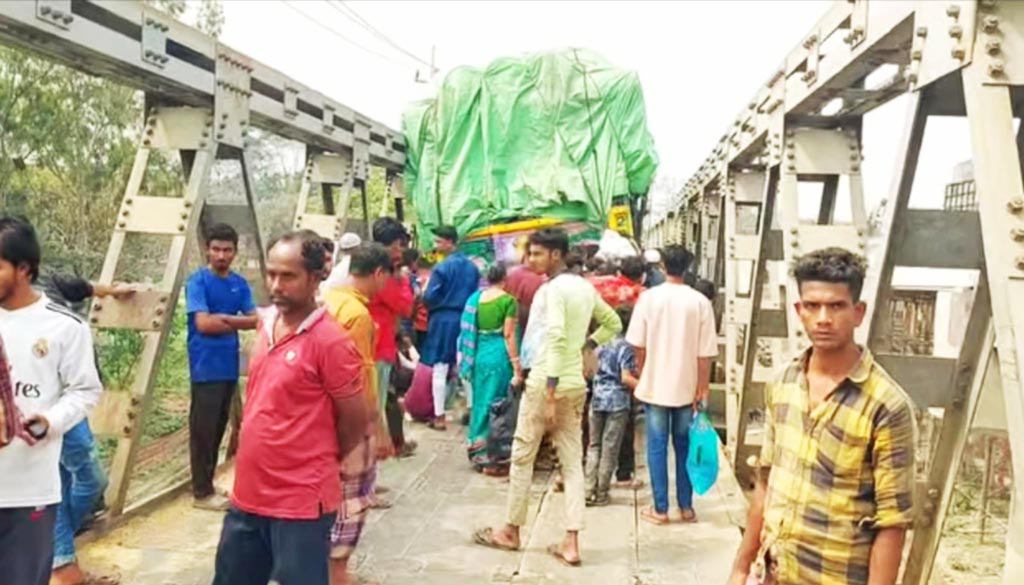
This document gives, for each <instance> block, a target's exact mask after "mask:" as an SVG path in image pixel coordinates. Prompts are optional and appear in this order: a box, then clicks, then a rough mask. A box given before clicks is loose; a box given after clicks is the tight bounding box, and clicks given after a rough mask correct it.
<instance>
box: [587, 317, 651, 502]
mask: <svg viewBox="0 0 1024 585" xmlns="http://www.w3.org/2000/svg"><path fill="white" fill-rule="evenodd" d="M617 312H618V314H619V319H621V320H622V330H623V331H627V330H628V329H629V319H630V317H631V316H632V308H625V307H623V308H620V309H618V310H617ZM597 359H598V365H597V373H596V375H595V376H594V390H593V397H592V398H591V401H590V419H589V422H590V425H589V426H590V440H589V447H588V449H587V470H586V474H587V478H586V490H587V505H588V506H604V505H607V504H608V503H609V502H610V501H611V498H610V496H609V495H608V489H609V487H610V485H611V481H612V473H614V472H615V468H616V466H617V465H618V461H619V448H620V447H621V446H622V437H623V433H624V431H625V429H626V426H627V423H628V422H629V417H630V415H631V396H632V393H633V390H634V389H635V388H636V385H637V383H638V382H639V377H638V375H637V373H636V356H635V355H634V353H633V347H632V346H631V345H630V344H629V343H627V342H626V339H625V337H624V335H623V334H621V333H620V334H619V335H617V336H616V337H615V339H614V340H613V341H612V342H611V343H609V344H608V345H606V346H604V347H602V348H601V349H600V351H599V352H598V358H597Z"/></svg>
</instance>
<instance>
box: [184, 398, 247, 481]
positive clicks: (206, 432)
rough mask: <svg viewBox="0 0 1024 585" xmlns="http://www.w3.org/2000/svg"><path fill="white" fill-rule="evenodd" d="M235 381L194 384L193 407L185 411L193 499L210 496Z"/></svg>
mask: <svg viewBox="0 0 1024 585" xmlns="http://www.w3.org/2000/svg"><path fill="white" fill-rule="evenodd" d="M237 387H238V381H237V380H231V381H228V382H193V383H192V405H191V406H190V407H189V411H188V438H189V454H190V456H191V463H192V495H193V496H195V497H197V498H205V497H208V496H212V495H213V493H214V492H213V474H214V472H215V471H216V470H217V456H218V455H219V454H220V442H221V440H222V439H223V438H224V430H225V429H226V428H227V426H228V416H229V415H230V413H231V398H232V397H233V396H234V395H235V390H236V389H237Z"/></svg>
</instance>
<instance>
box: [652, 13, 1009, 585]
mask: <svg viewBox="0 0 1024 585" xmlns="http://www.w3.org/2000/svg"><path fill="white" fill-rule="evenodd" d="M1022 32H1024V3H1019V2H995V1H990V0H985V1H969V0H964V1H947V2H902V1H889V0H850V1H847V0H840V1H837V2H835V3H834V4H832V5H831V7H830V8H829V9H828V10H827V12H826V14H825V15H824V16H823V17H822V18H821V20H819V21H818V22H817V24H815V26H814V27H813V28H812V30H810V31H809V32H808V34H807V35H805V36H804V37H803V38H802V39H799V42H798V43H797V46H796V48H794V49H793V50H792V51H791V52H790V53H789V54H788V55H787V56H786V57H785V59H784V60H783V62H782V64H781V65H780V67H779V68H778V69H777V70H776V71H774V72H773V73H771V74H770V76H769V77H768V81H767V83H766V84H764V85H762V86H761V87H760V88H758V89H757V91H756V92H755V93H754V97H753V99H751V101H750V103H749V105H748V107H747V108H746V109H745V110H743V111H742V112H740V113H739V115H738V116H737V118H736V119H735V121H734V122H733V124H732V126H731V127H730V129H729V130H728V132H727V133H726V134H725V135H724V136H723V137H722V138H721V140H719V141H718V143H717V144H716V145H714V147H713V149H712V150H711V153H710V155H709V156H708V157H707V159H706V160H705V161H704V163H703V164H701V166H700V167H699V169H698V170H697V172H696V173H695V174H694V175H693V176H692V177H691V178H690V180H689V181H688V182H687V183H686V186H685V187H684V188H683V189H682V190H681V191H680V192H679V193H678V194H676V196H675V197H674V198H673V200H672V201H671V204H670V205H669V206H668V211H667V213H666V214H665V215H663V216H659V217H649V218H647V220H646V221H647V224H646V225H648V226H649V230H648V232H647V244H648V245H651V246H661V245H665V244H672V243H675V244H684V245H686V246H687V247H689V248H690V249H691V250H693V251H694V252H695V254H696V255H697V258H698V260H697V267H698V270H699V272H700V273H701V275H702V276H704V277H706V278H711V279H713V280H714V281H715V282H716V284H718V286H719V290H720V291H721V294H722V296H723V298H722V302H721V306H722V307H723V311H722V312H723V315H722V319H721V323H722V327H721V329H722V331H721V336H722V338H723V339H724V344H723V345H724V347H723V351H721V352H720V353H721V355H722V356H723V359H722V360H721V370H722V371H723V372H724V375H723V377H722V378H723V379H722V380H720V381H721V382H724V384H725V414H726V428H727V432H726V434H727V441H726V444H727V447H726V449H727V452H728V453H729V454H730V456H731V457H732V458H733V459H734V461H735V464H736V467H737V470H738V473H740V475H741V478H742V477H745V475H746V474H745V472H749V469H750V468H749V464H750V460H751V458H752V457H754V456H756V453H757V449H758V445H757V444H756V440H755V439H754V438H753V434H752V433H748V428H750V426H751V425H753V424H757V415H758V413H759V411H760V409H761V407H762V405H763V398H762V396H761V392H762V389H763V387H764V385H765V383H766V382H768V381H769V380H770V379H771V378H772V376H773V375H774V372H775V371H776V370H778V368H779V367H780V366H781V365H782V364H783V361H784V360H788V359H790V358H791V357H792V356H793V355H795V354H796V352H798V351H799V350H802V349H804V348H806V347H808V345H809V344H808V340H807V339H806V337H805V336H804V332H803V330H802V327H801V325H800V323H799V320H798V319H796V318H795V315H794V314H792V312H791V309H790V308H789V307H790V305H791V304H792V303H793V302H794V300H796V299H797V298H798V290H797V288H796V284H795V282H794V280H793V279H792V278H790V277H789V276H788V274H787V270H786V267H787V266H788V264H789V263H791V262H792V261H793V260H794V259H795V258H797V257H799V256H800V255H801V254H804V253H806V252H809V251H812V250H815V249H818V248H822V247H825V246H842V247H846V248H848V249H850V250H853V251H856V252H859V253H862V254H863V253H865V252H866V251H867V250H868V248H869V245H877V246H879V250H880V252H879V255H880V258H881V261H880V262H877V263H875V265H874V266H872V267H871V273H870V275H869V282H868V286H867V287H866V290H865V291H864V299H865V300H866V301H867V302H868V306H869V314H868V317H867V318H866V326H865V327H862V328H861V331H859V333H858V334H859V337H858V341H859V342H861V343H863V344H866V345H867V346H869V347H870V348H871V349H872V351H873V353H874V354H875V355H876V357H877V359H878V362H880V363H881V364H882V365H884V367H885V368H886V369H887V370H888V371H889V372H890V373H891V374H892V375H893V376H894V378H895V379H896V380H897V381H899V382H900V383H901V384H902V385H903V386H904V387H905V389H906V390H907V391H908V392H909V394H910V395H911V397H912V398H913V399H914V401H915V402H916V404H917V406H918V407H919V408H920V409H921V411H922V412H926V411H927V409H941V410H942V412H943V414H942V421H941V430H940V431H939V433H938V436H937V437H936V439H935V441H934V445H933V446H932V447H931V451H930V452H926V453H923V454H922V458H923V459H924V460H926V463H927V465H926V466H925V470H926V471H925V472H924V473H923V476H922V479H921V481H920V489H919V492H920V497H919V498H918V499H917V519H916V524H915V528H914V531H913V539H912V542H911V543H910V545H909V555H908V558H909V560H908V565H907V569H906V575H905V578H904V580H903V582H904V583H908V584H921V585H923V584H925V583H927V582H928V580H929V575H930V573H931V570H932V565H933V561H934V559H935V555H936V551H937V549H938V544H939V537H940V534H941V530H942V526H943V523H944V521H945V519H946V517H947V515H948V512H949V509H950V501H951V498H952V495H953V485H954V481H955V479H956V475H957V469H958V467H959V462H960V460H961V457H962V454H963V453H964V449H965V446H966V445H967V438H968V431H969V430H970V429H971V427H972V422H977V421H980V420H982V419H984V420H985V421H987V422H986V423H985V424H995V425H996V426H997V427H1000V428H1002V429H1005V430H1006V432H1008V433H1009V438H1010V440H1009V443H1010V444H1011V445H1012V446H1013V447H1015V449H1014V450H1013V452H1012V460H1013V472H1014V476H1015V477H1016V478H1017V480H1016V482H1015V484H1014V486H1013V487H1012V496H1013V499H1014V501H1015V505H1014V506H1013V507H1012V508H1013V510H1014V511H1013V512H1011V514H1013V516H1012V517H1011V518H1010V521H1009V527H1010V528H1009V534H1008V538H1007V543H1008V544H1007V552H1006V566H1005V568H1004V575H1005V576H1004V580H1005V582H1006V583H1011V582H1013V579H1015V578H1017V576H1019V575H1020V574H1022V572H1024V548H1022V545H1021V544H1020V543H1022V542H1024V481H1022V478H1024V447H1021V445H1024V387H1022V382H1021V381H1022V380H1024V309H1022V308H1021V307H1024V303H1022V300H1021V299H1024V187H1022V178H1021V165H1020V160H1021V159H1020V157H1021V156H1022V155H1024V133H1021V132H1020V131H1017V130H1015V120H1016V119H1018V118H1020V117H1021V116H1022V114H1024V111H1022V106H1021V99H1020V98H1021V96H1022V95H1024V94H1022V86H1024V35H1022ZM906 94H910V96H911V99H912V102H913V107H912V109H911V113H910V115H909V118H908V120H907V130H906V132H905V134H904V136H903V138H902V140H901V142H900V154H899V156H900V161H899V164H898V168H897V169H896V180H895V186H894V191H893V192H892V193H890V194H888V201H889V206H888V207H887V209H886V213H885V215H884V217H882V221H881V225H880V226H878V227H879V228H880V230H879V231H880V234H879V237H878V240H877V241H871V240H869V237H870V236H871V235H872V234H871V231H872V229H874V228H875V227H876V226H874V225H873V224H872V223H869V219H868V216H867V212H866V209H865V203H864V186H863V176H862V162H863V154H862V145H863V139H864V124H863V119H864V116H865V115H866V114H868V113H870V112H872V111H874V110H875V109H876V108H878V107H879V106H881V105H883V104H885V103H886V102H888V101H890V100H891V99H893V98H895V97H897V96H901V95H906ZM936 116H944V117H950V116H952V117H960V118H962V119H965V120H966V125H967V127H969V131H970V145H971V150H972V154H973V167H974V179H973V182H974V186H975V188H976V203H977V209H949V210H935V209H916V208H914V207H913V206H911V205H909V200H910V193H911V188H912V186H913V183H914V178H915V176H916V175H917V172H916V171H917V166H918V159H919V155H920V151H921V145H922V141H923V138H924V131H925V126H926V124H927V123H928V121H929V119H930V117H936ZM808 186H812V187H813V188H814V189H815V192H816V193H817V195H816V198H815V199H814V201H812V202H810V203H811V205H813V206H815V210H814V211H815V213H814V214H813V216H812V217H808V215H807V214H806V213H801V211H802V210H804V209H805V208H806V207H807V205H808V201H807V196H806V195H804V196H803V197H801V193H807V189H808ZM840 186H842V188H843V189H845V191H846V193H845V194H844V196H842V197H840V196H839V195H838V192H839V190H840ZM839 202H841V203H842V204H843V205H844V206H846V205H848V206H849V209H838V210H837V206H838V204H839ZM837 215H839V216H842V217H845V218H849V219H848V220H845V221H837V220H836V218H837ZM897 267H910V268H928V269H955V270H961V271H972V273H973V274H975V275H976V282H977V284H976V285H974V286H973V287H972V290H970V291H969V292H970V294H972V295H973V303H970V304H969V307H970V310H969V311H968V314H966V315H965V319H964V321H963V323H962V325H961V327H960V333H962V337H963V341H962V343H959V345H958V347H956V348H955V350H954V351H953V353H952V355H938V354H937V353H936V352H935V351H925V350H920V349H919V350H913V349H912V348H910V346H907V345H906V344H899V343H893V341H894V339H896V340H898V339H901V338H902V337H901V335H903V333H904V331H903V329H901V328H902V327H903V326H904V325H905V323H903V322H902V321H900V318H901V317H905V315H904V312H902V311H901V310H900V309H899V307H903V306H904V305H903V304H901V303H903V302H904V300H905V299H903V297H901V296H900V293H899V292H898V291H896V290H895V289H894V286H893V282H894V281H893V279H894V275H895V273H896V269H897ZM914 347H918V348H921V347H924V348H931V347H932V345H931V344H924V345H921V344H918V345H915V346H914ZM908 348H910V349H908ZM993 405H994V406H993ZM1000 405H1001V406H1000ZM751 421H753V422H751ZM990 421H997V422H995V423H991V422H990Z"/></svg>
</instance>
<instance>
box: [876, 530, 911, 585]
mask: <svg viewBox="0 0 1024 585" xmlns="http://www.w3.org/2000/svg"><path fill="white" fill-rule="evenodd" d="M906 535H907V529H906V528H903V527H897V528H883V529H881V530H879V531H878V534H876V535H875V542H874V543H873V544H872V545H871V559H870V561H869V562H868V585H894V584H895V583H896V577H897V576H898V574H899V571H900V563H901V562H902V561H903V540H904V538H905V537H906Z"/></svg>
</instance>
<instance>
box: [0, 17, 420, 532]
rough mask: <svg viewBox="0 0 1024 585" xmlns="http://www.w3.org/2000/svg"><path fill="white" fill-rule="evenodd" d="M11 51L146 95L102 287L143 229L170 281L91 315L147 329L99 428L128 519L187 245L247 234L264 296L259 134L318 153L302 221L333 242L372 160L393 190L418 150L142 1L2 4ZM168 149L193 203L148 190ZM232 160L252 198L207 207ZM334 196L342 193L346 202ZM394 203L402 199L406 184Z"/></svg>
mask: <svg viewBox="0 0 1024 585" xmlns="http://www.w3.org/2000/svg"><path fill="white" fill-rule="evenodd" d="M0 43H4V44H8V45H11V46H13V47H17V48H21V49H24V50H27V51H30V52H33V53H35V54H38V55H41V56H43V57H46V58H48V59H51V60H54V61H56V62H59V63H61V64H64V65H67V66H69V67H72V68H74V69H78V70H81V71H84V72H86V73H88V74H91V75H97V76H102V77H105V78H108V79H111V80H113V81H116V82H119V83H122V84H125V85H128V86H131V87H134V88H136V89H139V90H142V91H144V92H145V95H146V111H145V125H144V130H143V133H142V135H141V136H140V143H139V148H138V151H137V153H136V157H135V161H134V164H133V166H132V170H131V175H130V178H129V180H128V184H127V186H126V187H125V191H124V197H123V199H122V203H121V207H120V209H119V211H118V216H117V220H116V222H115V225H114V226H113V235H112V236H111V240H110V246H109V248H108V250H107V255H106V259H105V262H104V264H103V270H102V274H101V276H100V279H99V281H100V282H102V283H107V284H109V283H112V282H114V281H115V280H117V276H118V264H119V261H120V260H121V258H122V250H123V249H124V247H125V243H126V241H127V239H128V237H129V236H131V235H143V236H163V237H164V241H165V242H168V241H169V251H168V253H167V259H166V263H165V266H164V271H163V275H162V278H160V280H159V281H158V282H156V283H155V284H152V285H148V286H146V287H141V288H143V290H140V292H138V293H136V294H135V295H134V296H133V297H132V298H130V299H127V300H116V299H104V300H102V301H95V302H93V304H92V305H91V308H90V313H89V319H90V322H91V324H92V326H93V327H95V328H99V329H125V330H133V331H137V332H139V333H140V334H141V336H142V341H143V345H142V350H141V355H140V356H139V361H138V366H137V370H136V372H135V376H134V381H133V383H132V385H131V387H130V389H129V391H127V392H106V393H104V396H103V399H102V401H101V403H100V405H99V406H98V407H97V409H96V410H95V412H94V413H93V415H92V416H91V421H92V425H93V430H94V431H95V432H96V433H97V434H101V435H114V436H117V437H118V446H117V450H116V453H115V454H114V457H113V460H112V463H111V470H110V486H109V488H108V490H107V503H108V505H109V506H110V510H111V513H112V514H113V515H115V516H116V515H120V514H122V513H123V512H124V511H126V509H132V508H138V507H141V506H142V505H145V504H146V503H147V502H146V501H129V499H128V493H129V491H128V488H129V485H130V483H131V480H132V476H133V472H134V471H135V470H136V467H137V461H138V456H139V447H140V443H141V440H142V432H143V428H144V427H145V423H146V419H147V413H149V412H150V410H151V409H150V406H151V402H152V399H153V391H154V383H155V380H156V373H157V365H158V364H159V360H160V356H161V354H162V353H163V350H164V347H165V345H166V343H167V339H168V334H169V332H170V328H171V323H172V319H171V316H172V314H173V312H174V310H175V308H176V307H177V306H178V299H179V293H180V291H181V285H182V279H183V278H184V275H185V270H186V250H188V249H189V248H190V247H193V246H197V245H201V244H202V243H201V234H202V230H201V229H200V228H201V227H202V226H206V225H210V224H212V223H215V222H220V221H223V222H226V223H229V224H231V225H232V226H234V227H235V228H236V229H237V230H238V231H239V233H240V235H241V236H242V239H243V241H245V242H247V243H249V244H250V246H249V248H250V249H252V250H254V253H253V255H254V257H255V258H254V261H253V262H252V263H251V264H252V265H253V266H254V267H255V268H256V269H258V271H259V274H258V275H256V274H251V275H250V276H251V278H250V280H256V279H258V280H259V282H260V285H259V286H257V287H256V288H257V295H258V296H259V295H260V294H261V290H262V274H263V272H264V257H263V256H264V249H263V245H262V242H261V241H260V232H259V224H258V219H257V217H256V210H255V207H254V196H253V191H252V184H253V181H252V176H251V174H250V169H249V165H248V155H247V151H246V148H247V146H249V145H250V138H249V136H248V135H249V129H250V128H251V127H256V128H260V129H263V130H266V131H269V132H272V133H275V134H278V135H280V136H283V137H287V138H290V139H293V140H296V141H299V142H301V143H303V144H304V145H305V146H306V156H307V166H306V169H305V172H304V174H303V180H302V187H301V191H300V193H299V205H298V207H297V210H296V215H295V221H294V226H295V227H296V228H308V229H312V230H314V231H316V232H317V233H319V234H321V235H323V236H327V237H331V238H334V239H336V238H337V237H338V236H340V235H341V232H342V231H343V230H344V229H345V222H346V218H345V211H346V210H347V209H348V197H349V196H350V194H351V193H352V191H353V190H356V191H358V192H360V193H361V194H362V197H363V208H364V210H365V209H366V205H365V202H366V191H365V189H366V181H367V179H368V174H369V168H370V166H371V165H375V166H379V167H383V168H384V169H386V172H387V176H388V186H389V189H390V188H391V187H392V185H395V184H396V177H397V175H398V173H400V172H401V171H402V169H403V167H404V164H405V145H404V141H403V138H402V136H401V134H400V133H399V132H397V131H395V130H392V129H390V128H387V127H386V126H384V125H382V124H380V123H378V122H375V121H373V120H371V119H370V118H367V117H366V116H363V115H361V114H359V113H357V112H355V111H353V110H352V109H351V108H348V107H346V106H345V105H343V104H341V103H339V102H336V101H334V100H332V99H330V98H328V97H326V96H324V95H323V94H321V93H319V92H317V91H315V90H313V89H311V88H308V87H306V86H304V85H303V84H301V83H299V82H297V81H295V80H294V79H291V78H289V77H288V76H286V75H284V74H282V73H280V72H278V71H276V70H274V69H272V68H270V67H268V66H266V65H263V64H262V63H259V62H257V61H255V60H254V59H252V58H250V57H247V56H246V55H244V54H242V53H240V52H238V51H235V50H233V49H231V48H230V47H228V46H226V45H224V44H222V43H219V42H218V41H217V40H216V39H214V38H212V37H210V36H208V35H205V34H203V33H202V32H200V31H198V30H196V29H194V28H192V27H189V26H187V25H185V24H182V23H181V22H179V21H177V20H175V19H174V18H172V17H170V16H168V15H167V14H166V13H163V12H161V11H159V10H156V9H154V8H152V7H149V6H147V5H144V4H142V3H140V2H137V1H123V0H74V1H71V0H17V1H9V2H0ZM158 151H160V152H164V153H169V154H171V155H177V156H179V157H180V160H181V163H182V168H183V170H184V176H183V177H182V184H181V189H180V192H181V196H176V197H155V196H148V195H146V194H145V189H144V178H145V175H146V170H147V168H148V167H150V166H151V162H150V159H151V156H150V155H151V154H152V153H154V152H158ZM225 159H226V160H234V161H237V163H238V164H239V165H240V168H241V174H240V177H241V183H242V184H241V185H240V186H239V187H240V188H241V189H240V191H241V192H243V193H244V194H245V202H244V203H243V204H214V203H213V202H209V203H208V202H207V200H206V196H207V191H208V184H209V181H210V176H211V170H212V169H213V166H214V163H215V162H216V161H217V160H225ZM316 186H319V187H320V189H321V195H322V196H323V205H322V206H320V208H319V209H316V210H311V209H310V208H309V206H308V203H309V197H310V195H311V193H315V187H316ZM335 188H340V189H341V203H340V204H339V205H338V206H335V205H334V201H335V198H334V189H335ZM394 195H395V197H401V194H400V192H398V191H397V190H396V191H395V192H394ZM400 205H401V202H400V201H396V206H400ZM179 485H180V483H179ZM169 491H171V490H168V492H169ZM162 495H163V494H157V495H156V496H155V498H159V497H161V496H162Z"/></svg>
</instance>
